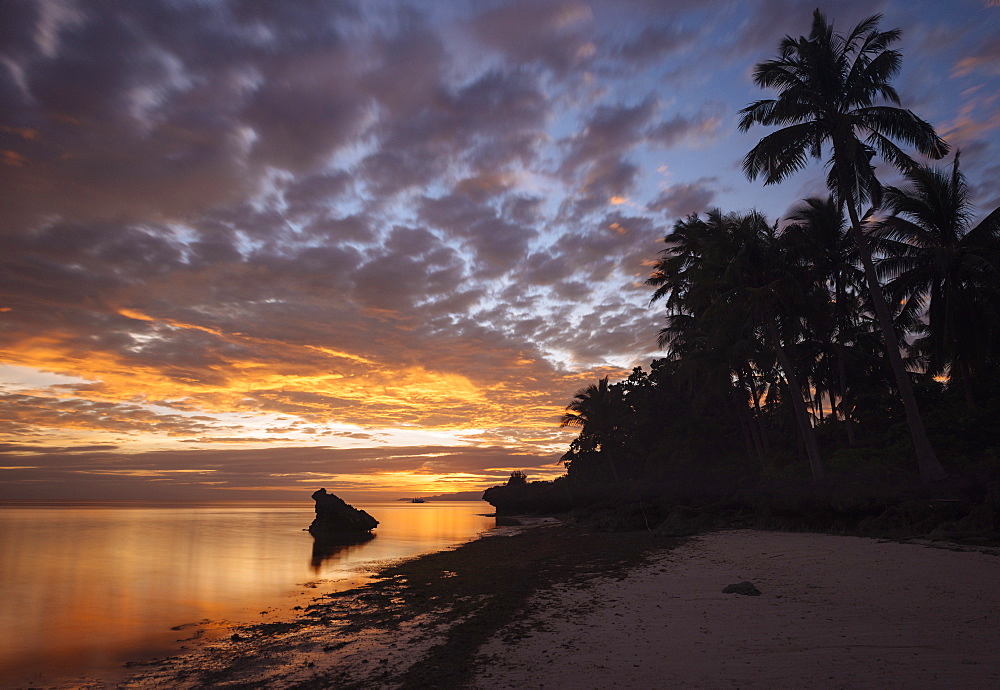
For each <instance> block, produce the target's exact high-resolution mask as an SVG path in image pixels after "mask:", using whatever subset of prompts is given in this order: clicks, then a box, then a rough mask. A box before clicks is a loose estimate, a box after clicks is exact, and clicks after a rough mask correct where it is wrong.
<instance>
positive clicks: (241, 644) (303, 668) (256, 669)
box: [77, 523, 678, 688]
mask: <svg viewBox="0 0 1000 690" xmlns="http://www.w3.org/2000/svg"><path fill="white" fill-rule="evenodd" d="M676 543H678V540H676V539H664V538H654V537H652V536H651V535H650V534H648V533H641V534H640V533H624V534H622V533H591V532H589V531H587V530H584V529H581V528H577V527H569V526H566V525H563V524H561V523H559V524H555V525H553V524H551V523H549V524H539V525H535V526H531V527H526V528H523V529H518V528H499V529H498V530H496V531H493V532H490V533H486V534H484V535H482V536H480V537H479V538H478V539H474V540H472V541H469V542H466V543H464V544H462V545H459V546H458V547H455V548H454V549H449V550H445V551H439V552H435V553H431V554H425V555H423V556H419V557H417V558H414V559H411V560H407V561H403V562H400V563H396V564H390V565H388V566H386V567H384V568H381V569H380V570H379V571H378V572H377V574H375V575H373V580H372V581H371V582H370V583H366V584H364V585H362V586H360V587H357V588H354V589H348V590H345V591H340V592H331V593H328V594H322V595H319V596H316V597H315V599H314V601H313V603H312V604H310V605H309V606H306V607H304V610H302V611H300V612H298V617H297V618H295V619H292V620H285V621H275V622H269V623H261V624H251V625H239V626H235V627H234V628H233V630H234V632H233V634H232V636H231V637H229V638H224V639H221V640H216V641H214V642H211V643H205V644H202V645H199V646H198V648H196V649H191V650H189V651H188V652H186V653H185V654H183V655H178V656H175V657H169V658H166V659H159V660H152V661H150V662H148V663H144V664H143V665H145V666H146V668H147V670H145V671H142V672H139V673H138V674H136V675H133V676H132V677H130V678H128V679H126V680H124V681H119V682H117V683H116V684H115V687H125V688H149V687H170V688H184V687H191V688H194V687H204V686H206V685H208V686H212V685H228V684H237V685H238V684H248V683H249V684H255V685H262V686H267V687H330V686H337V687H348V688H349V687H359V688H360V687H372V685H376V686H386V687H421V686H422V687H430V686H434V685H437V684H441V685H443V686H448V687H454V686H457V685H461V684H462V683H467V682H470V681H471V679H472V677H473V674H474V667H473V661H474V658H475V654H476V651H477V649H478V647H479V646H480V645H481V644H484V643H485V642H486V641H487V640H488V639H490V637H491V636H492V635H494V634H495V633H496V632H498V631H499V630H500V629H501V628H502V627H504V626H506V625H509V624H511V623H516V622H517V619H518V618H519V616H520V615H521V613H522V611H523V609H524V607H525V606H526V604H527V601H528V598H529V597H530V596H532V595H533V594H535V593H537V592H539V591H545V590H546V589H548V588H549V587H551V586H553V585H554V584H556V583H565V582H572V581H579V580H583V579H587V578H590V577H594V576H598V575H617V574H619V573H621V572H623V569H628V568H629V567H632V566H635V565H639V564H641V563H643V562H645V560H646V557H647V555H649V554H651V553H653V552H655V551H658V550H660V549H662V548H669V546H671V545H674V544H676ZM456 659H460V660H461V662H459V663H456ZM136 666H137V667H138V665H136ZM77 687H79V686H77ZM85 687H91V688H100V687H106V686H105V685H102V684H101V683H100V682H96V683H93V684H90V685H86V686H85Z"/></svg>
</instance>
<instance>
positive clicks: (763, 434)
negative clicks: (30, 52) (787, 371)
mask: <svg viewBox="0 0 1000 690" xmlns="http://www.w3.org/2000/svg"><path fill="white" fill-rule="evenodd" d="M747 385H748V386H749V388H750V395H751V396H752V397H753V409H754V419H755V420H756V422H757V432H758V433H759V434H760V445H761V448H763V450H764V457H766V458H767V465H768V469H771V470H773V469H774V463H773V462H772V460H771V442H770V440H769V439H768V437H767V428H766V427H765V426H764V413H763V412H761V409H760V392H758V390H757V384H755V383H754V382H753V374H752V373H751V374H750V376H748V377H747Z"/></svg>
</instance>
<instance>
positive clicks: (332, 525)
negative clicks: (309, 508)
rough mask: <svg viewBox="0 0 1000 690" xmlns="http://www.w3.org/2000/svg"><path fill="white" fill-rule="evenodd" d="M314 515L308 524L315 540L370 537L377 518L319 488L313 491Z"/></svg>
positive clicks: (376, 523) (376, 525) (344, 539)
mask: <svg viewBox="0 0 1000 690" xmlns="http://www.w3.org/2000/svg"><path fill="white" fill-rule="evenodd" d="M312 498H313V500H314V501H316V517H315V518H314V519H313V521H312V524H311V525H309V534H311V535H313V538H315V539H316V540H317V541H346V540H359V539H367V538H371V536H372V534H371V531H372V530H373V529H375V528H376V527H378V520H376V519H375V518H373V517H372V516H371V515H369V514H368V513H366V512H365V511H363V510H359V509H358V508H355V507H353V506H350V505H348V504H347V503H345V502H344V501H343V499H341V498H339V497H338V496H335V495H334V494H330V493H327V491H326V489H320V490H319V491H316V492H315V493H313V495H312Z"/></svg>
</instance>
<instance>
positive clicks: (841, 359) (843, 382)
mask: <svg viewBox="0 0 1000 690" xmlns="http://www.w3.org/2000/svg"><path fill="white" fill-rule="evenodd" d="M846 359H847V357H846V353H845V352H844V344H843V343H841V342H838V343H837V377H838V378H839V379H840V391H839V392H840V404H839V405H838V407H839V408H840V416H841V418H843V420H844V427H845V428H846V429H847V445H849V446H851V447H853V446H854V445H855V444H856V443H857V439H856V438H855V437H854V426H853V425H852V424H851V418H850V416H848V414H847V410H846V409H845V407H844V400H845V399H846V397H847V364H846Z"/></svg>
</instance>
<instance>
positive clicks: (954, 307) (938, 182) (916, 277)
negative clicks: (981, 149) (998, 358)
mask: <svg viewBox="0 0 1000 690" xmlns="http://www.w3.org/2000/svg"><path fill="white" fill-rule="evenodd" d="M958 160H959V155H958V154H957V153H956V154H955V160H954V162H953V164H952V168H951V172H950V174H948V173H945V172H942V171H941V170H938V169H936V168H932V167H928V166H916V167H913V168H910V169H909V170H908V171H907V172H906V180H907V182H908V183H909V185H908V186H907V187H904V188H902V189H899V188H896V187H889V188H887V189H886V190H885V204H884V207H885V209H886V210H887V211H889V212H890V213H891V214H892V215H891V217H889V218H887V219H885V220H883V221H882V222H881V223H880V224H879V225H878V229H877V234H878V236H879V237H880V238H882V243H881V245H880V248H881V249H882V250H883V251H885V252H886V253H887V254H889V256H887V257H886V258H885V259H883V260H882V261H880V262H879V266H878V268H879V272H880V274H881V275H882V276H884V277H887V278H889V279H890V282H889V284H888V285H887V286H886V287H887V290H888V292H889V293H890V294H891V295H892V296H893V297H894V301H897V302H899V303H903V305H904V306H903V308H902V312H903V314H904V316H906V315H907V314H908V315H909V318H905V321H906V322H909V323H912V322H917V323H919V321H917V317H919V315H920V313H921V312H922V311H923V310H924V309H925V308H926V309H927V323H926V326H925V327H924V328H922V329H921V330H923V331H925V332H926V337H925V338H923V339H922V340H921V341H918V343H917V347H918V348H919V349H923V350H925V351H926V354H927V371H928V373H931V374H939V373H942V372H944V371H945V370H946V369H948V368H949V367H950V368H951V370H952V373H953V374H955V373H957V374H958V376H960V377H961V379H962V382H963V385H964V388H965V395H966V400H967V402H968V405H969V407H970V408H975V407H976V401H975V394H974V390H975V382H974V379H975V374H977V373H979V374H983V373H985V371H984V370H985V368H986V366H987V364H988V362H989V361H990V359H991V358H992V355H993V353H994V352H995V351H996V347H997V343H998V340H1000V328H998V324H1000V208H997V209H995V210H994V211H993V212H992V213H990V214H989V215H987V216H986V218H984V219H983V220H982V221H981V222H980V223H978V224H977V225H976V226H975V227H970V226H971V224H972V219H973V208H972V203H971V199H970V192H969V186H968V184H967V183H966V180H965V176H964V175H963V174H962V172H961V170H959V166H958Z"/></svg>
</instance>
